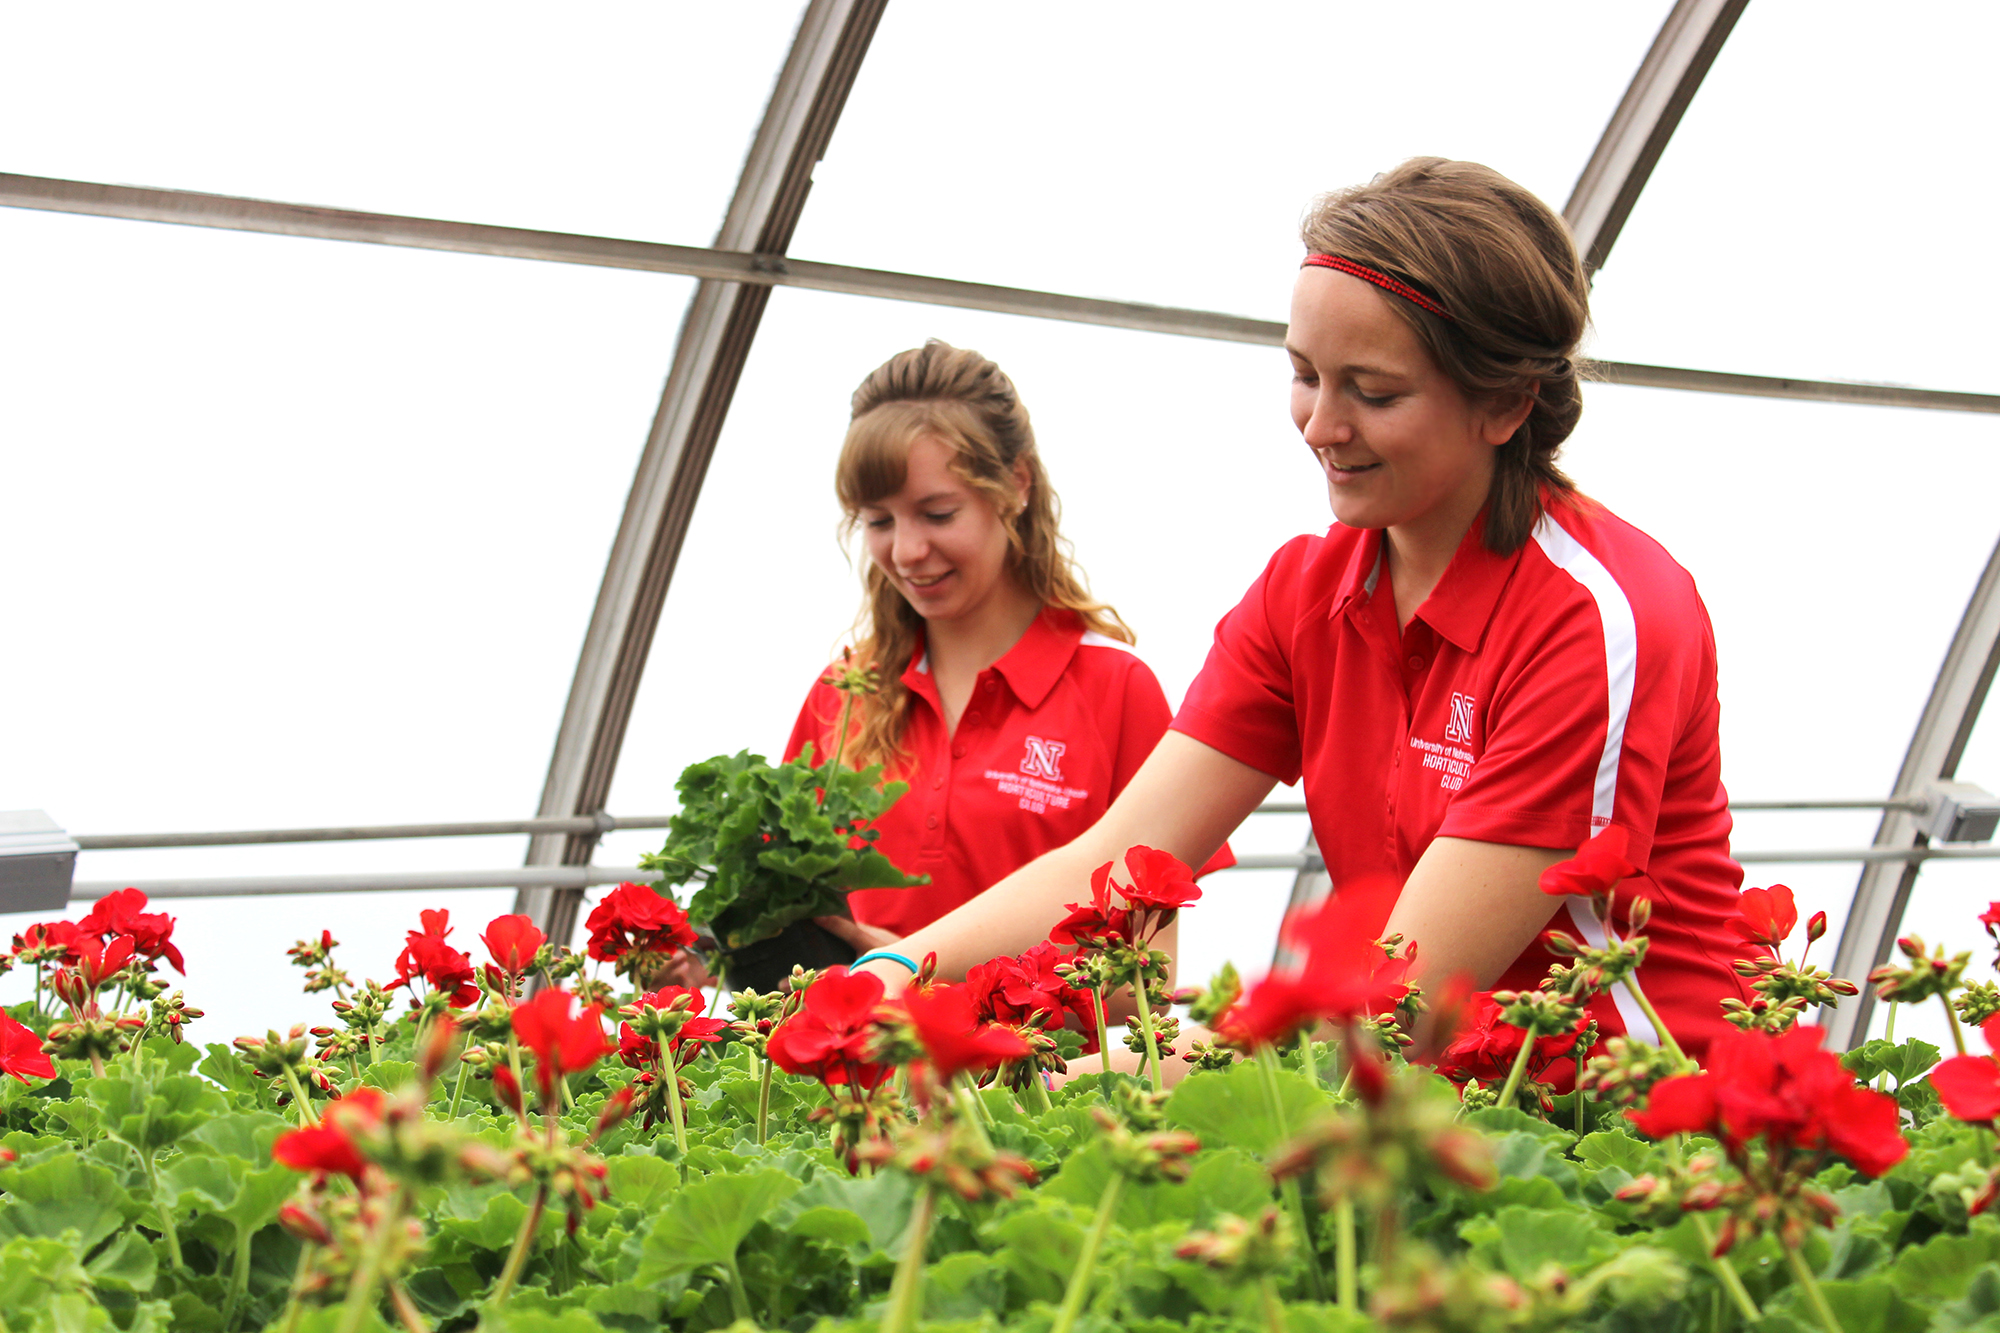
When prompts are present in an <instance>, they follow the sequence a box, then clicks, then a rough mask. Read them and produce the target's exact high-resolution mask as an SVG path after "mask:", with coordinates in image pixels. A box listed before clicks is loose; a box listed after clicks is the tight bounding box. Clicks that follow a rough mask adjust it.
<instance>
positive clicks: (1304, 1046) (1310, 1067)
mask: <svg viewBox="0 0 2000 1333" xmlns="http://www.w3.org/2000/svg"><path fill="white" fill-rule="evenodd" d="M1299 1072H1300V1073H1301V1074H1304V1075H1305V1076H1306V1082H1308V1083H1310V1084H1312V1085H1313V1086H1314V1087H1315V1088H1317V1087H1318V1086H1319V1062H1318V1061H1317V1060H1315V1059H1313V1034H1312V1030H1311V1029H1310V1028H1308V1029H1307V1030H1306V1031H1304V1032H1302V1033H1300V1034H1299ZM1342 1086H1345V1084H1344V1083H1343V1085H1342Z"/></svg>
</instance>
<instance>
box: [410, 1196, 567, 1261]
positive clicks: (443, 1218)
mask: <svg viewBox="0 0 2000 1333" xmlns="http://www.w3.org/2000/svg"><path fill="white" fill-rule="evenodd" d="M558 1215H559V1213H558V1211H557V1210H553V1209H552V1210H550V1211H549V1212H548V1213H545V1214H543V1217H542V1225H543V1226H544V1227H547V1226H548V1225H549V1224H550V1222H551V1221H552V1220H554V1219H555V1218H556V1217H557V1216H558ZM527 1216H528V1205H527V1204H526V1203H524V1202H522V1201H521V1199H520V1198H518V1197H517V1196H516V1195H515V1194H514V1192H513V1191H512V1190H509V1189H505V1188H502V1187H500V1186H497V1185H487V1186H483V1187H467V1186H460V1187H458V1188H456V1189H452V1190H450V1191H448V1192H447V1193H446V1196H445V1204H444V1206H443V1207H442V1208H440V1209H439V1210H438V1214H437V1227H438V1233H439V1234H440V1235H444V1236H451V1237H454V1238H456V1239H458V1240H462V1241H464V1242H466V1243H467V1244H469V1245H472V1246H475V1247H477V1248H479V1249H482V1250H503V1251H504V1250H506V1249H508V1248H509V1247H511V1246H512V1245H513V1244H514V1237H516V1236H517V1235H519V1234H520V1232H521V1224H522V1223H523V1222H524V1221H525V1220H526V1219H527Z"/></svg>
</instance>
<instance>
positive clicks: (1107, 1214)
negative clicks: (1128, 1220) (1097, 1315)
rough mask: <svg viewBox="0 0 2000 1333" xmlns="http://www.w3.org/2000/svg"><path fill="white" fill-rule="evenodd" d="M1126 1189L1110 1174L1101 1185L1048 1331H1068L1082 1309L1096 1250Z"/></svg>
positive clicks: (1106, 1233) (1122, 1181) (1119, 1178)
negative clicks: (1094, 1212) (1093, 1213)
mask: <svg viewBox="0 0 2000 1333" xmlns="http://www.w3.org/2000/svg"><path fill="white" fill-rule="evenodd" d="M1124 1191H1125V1177H1123V1176H1113V1177H1111V1181H1110V1183H1109V1184H1107V1185H1106V1186H1105V1187H1104V1196H1103V1197H1102V1198H1100V1199H1099V1200H1098V1201H1097V1219H1096V1220H1095V1221H1093V1222H1092V1223H1091V1224H1090V1230H1089V1232H1088V1233H1086V1234H1085V1236H1084V1238H1083V1252H1082V1253H1081V1254H1079V1255H1077V1256H1076V1268H1075V1269H1074V1270H1073V1271H1072V1272H1071V1273H1070V1275H1069V1289H1068V1290H1067V1291H1065V1292H1063V1303H1062V1309H1061V1310H1060V1311H1058V1312H1057V1313H1056V1322H1055V1325H1054V1326H1053V1327H1052V1328H1050V1330H1049V1333H1070V1329H1071V1328H1072V1327H1073V1326H1074V1325H1075V1323H1076V1316H1077V1313H1078V1311H1080V1310H1082V1309H1083V1297H1084V1293H1086V1292H1087V1291H1089V1290H1090V1273H1091V1270H1092V1269H1094V1268H1096V1267H1097V1251H1098V1250H1099V1248H1101V1247H1102V1246H1103V1244H1104V1237H1105V1236H1106V1235H1108V1234H1109V1233H1110V1231H1111V1219H1112V1218H1113V1217H1115V1216H1117V1213H1118V1196H1119V1195H1120V1194H1122V1193H1124Z"/></svg>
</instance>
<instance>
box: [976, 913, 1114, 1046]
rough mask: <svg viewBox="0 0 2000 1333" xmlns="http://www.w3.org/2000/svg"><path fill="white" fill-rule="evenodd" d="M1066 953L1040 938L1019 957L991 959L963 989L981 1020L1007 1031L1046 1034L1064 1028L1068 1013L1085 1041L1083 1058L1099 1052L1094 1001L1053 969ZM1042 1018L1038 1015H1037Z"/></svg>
mask: <svg viewBox="0 0 2000 1333" xmlns="http://www.w3.org/2000/svg"><path fill="white" fill-rule="evenodd" d="M1069 957H1070V955H1068V954H1066V953H1064V952H1063V951H1062V950H1061V949H1058V948H1057V947H1056V946H1055V945H1053V944H1051V943H1049V942H1048V941H1046V940H1044V941H1043V942H1042V943H1040V944H1037V945H1036V946H1035V947H1034V948H1032V949H1030V950H1028V951H1027V952H1026V953H1024V954H1022V955H1020V956H1019V957H1017V958H995V959H994V960H993V961H992V962H990V963H981V964H980V965H979V966H977V967H975V968H972V969H970V970H969V971H967V972H966V974H965V990H966V993H967V994H968V995H970V996H971V997H972V1008H973V1012H974V1013H976V1014H977V1015H978V1017H979V1019H980V1021H981V1022H986V1023H1004V1024H1006V1025H1007V1026H1008V1027H1017V1028H1018V1027H1027V1026H1029V1025H1030V1024H1033V1025H1035V1026H1038V1027H1040V1028H1042V1029H1043V1030H1044V1031H1054V1030H1055V1029H1057V1028H1060V1027H1063V1026H1064V1025H1065V1023H1066V1022H1067V1019H1068V1017H1069V1016H1070V1015H1072V1014H1073V1015H1075V1016H1076V1018H1077V1020H1078V1021H1079V1022H1080V1023H1082V1025H1083V1030H1084V1032H1086V1033H1087V1034H1089V1035H1088V1037H1087V1038H1086V1040H1087V1042H1088V1045H1086V1047H1085V1048H1084V1051H1085V1054H1091V1053H1094V1052H1095V1051H1096V1050H1097V1001H1096V998H1095V997H1094V996H1093V995H1092V994H1091V992H1089V991H1087V990H1084V989H1082V988H1081V987H1077V986H1072V985H1070V984H1069V983H1068V982H1067V981H1065V980H1063V978H1062V975H1061V974H1060V973H1058V972H1057V971H1056V968H1057V966H1058V965H1060V964H1061V963H1062V962H1064V961H1065V960H1066V959H1068V958H1069ZM1038 1014H1039V1015H1040V1017H1039V1018H1038V1017H1036V1015H1038Z"/></svg>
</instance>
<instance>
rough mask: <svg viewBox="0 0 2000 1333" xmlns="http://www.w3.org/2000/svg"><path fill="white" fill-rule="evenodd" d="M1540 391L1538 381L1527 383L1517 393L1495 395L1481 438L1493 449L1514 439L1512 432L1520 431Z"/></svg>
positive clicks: (1540, 384)
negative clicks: (1525, 386)
mask: <svg viewBox="0 0 2000 1333" xmlns="http://www.w3.org/2000/svg"><path fill="white" fill-rule="evenodd" d="M1541 391H1542V382H1541V381H1540V380H1530V381H1528V387H1527V388H1525V389H1523V390H1521V391H1520V392H1519V393H1513V394H1496V395H1494V397H1493V398H1492V400H1491V402H1490V403H1489V405H1488V407H1487V410H1486V428H1485V430H1484V432H1483V436H1484V438H1485V440H1486V442H1487V443H1488V444H1490V445H1493V446H1494V447H1495V448H1498V447H1499V446H1501V445H1503V444H1505V443H1507V441H1509V440H1511V439H1513V438H1514V432H1516V431H1518V430H1520V429H1521V423H1522V422H1524V421H1526V420H1527V419H1528V414H1529V413H1531V412H1533V411H1534V410H1535V396H1536V395H1537V394H1539V393H1540V392H1541Z"/></svg>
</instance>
